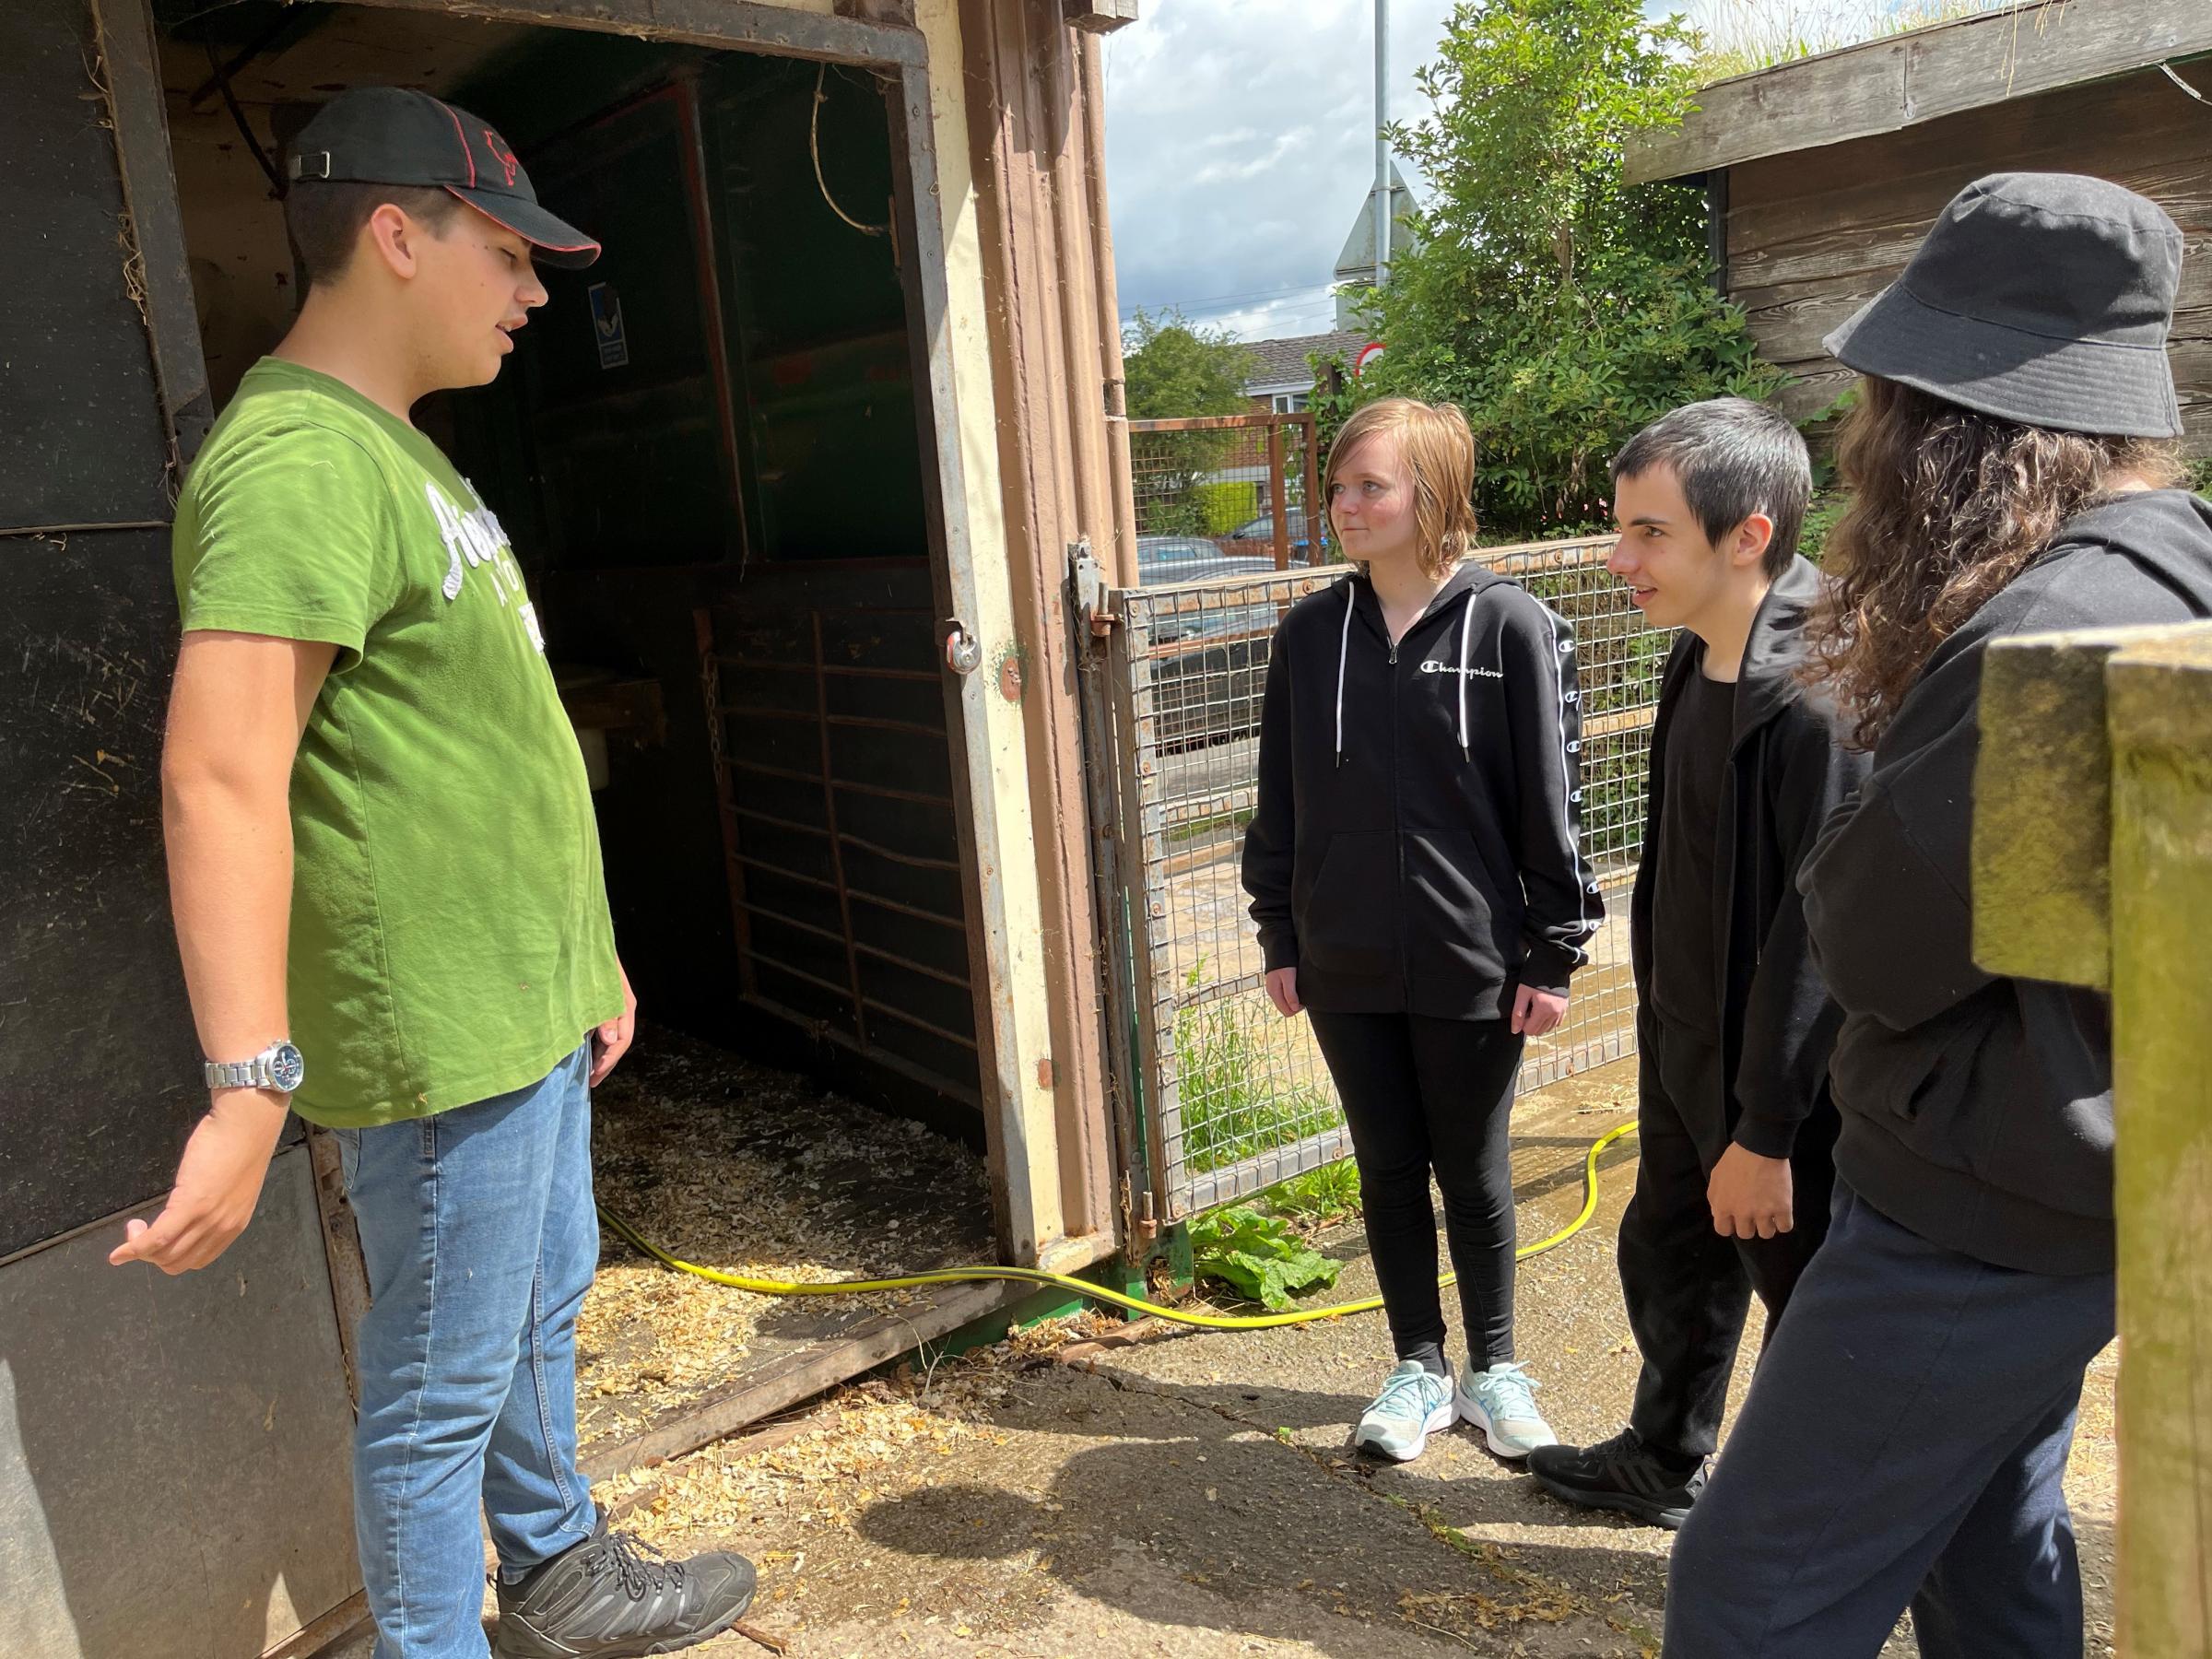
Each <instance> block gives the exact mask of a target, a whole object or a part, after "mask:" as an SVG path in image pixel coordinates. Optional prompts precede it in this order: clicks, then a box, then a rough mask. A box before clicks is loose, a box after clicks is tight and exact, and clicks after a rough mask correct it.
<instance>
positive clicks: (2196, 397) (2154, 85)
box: [1728, 65, 2212, 454]
mask: <svg viewBox="0 0 2212 1659" xmlns="http://www.w3.org/2000/svg"><path fill="white" fill-rule="evenodd" d="M2185 73H2187V74H2188V75H2189V77H2190V78H2191V79H2192V80H2193V81H2194V82H2196V83H2197V84H2199V85H2200V86H2203V87H2206V88H2212V73H2208V72H2207V71H2206V68H2205V67H2204V66H2202V65H2198V66H2195V67H2194V68H2192V69H2190V70H2188V71H2186V72H2185ZM2013 171H2018V172H2045V171H2047V172H2086V173H2093V174H2096V175H2097V176H2099V177H2100V178H2107V179H2111V180H2112V181H2114V182H2117V183H2121V184H2124V185H2126V186H2127V187H2128V188H2129V189H2131V190H2137V191H2140V192H2142V193H2143V194H2145V195H2147V196H2149V197H2151V198H2152V199H2153V200H2154V201H2156V202H2158V203H2159V205H2160V206H2163V207H2164V208H2165V209H2166V211H2167V212H2169V213H2171V215H2173V217H2174V219H2175V221H2176V222H2177V223H2179V224H2180V226H2181V227H2182V229H2183V234H2184V235H2185V236H2186V238H2187V251H2186V253H2184V255H2183V265H2182V291H2181V297H2180V300H2179V304H2178V306H2177V309H2176V314H2175V318H2174V329H2173V336H2172V347H2171V351H2172V357H2173V371H2174V380H2175V382H2176V384H2177V385H2178V386H2179V388H2180V391H2181V399H2182V414H2183V423H2184V424H2185V425H2186V427H2187V429H2188V433H2189V437H2188V447H2189V450H2190V453H2193V454H2204V453H2212V112H2207V111H2206V109H2205V107H2204V105H2202V104H2199V103H2196V102H2194V101H2193V100H2191V99H2189V98H2188V97H2186V96H2185V95H2184V94H2183V92H2182V91H2181V89H2180V88H2177V87H2175V86H2174V85H2173V84H2172V83H2171V81H2169V80H2167V79H2166V77H2165V76H2163V75H2161V74H2159V72H2158V71H2157V70H2155V69H2153V70H2148V71H2146V72H2144V73H2141V74H2137V75H2131V76H2123V77H2120V78H2118V79H2114V80H2109V81H2102V82H2099V83H2097V84H2095V85H2091V86H2077V87H2068V88H2063V89H2062V90H2059V91H2055V92H2044V93H2039V94H2037V95H2035V96H2033V97H2029V98H2018V99H2014V100H2011V101H2010V102H2007V103H2003V104H1996V105H1993V106H1991V107H1989V108H1986V109H1981V110H1973V111H1969V112H1964V113H1962V114H1958V115H1949V116H1945V117H1943V118H1942V119H1940V120H1936V121H1930V122H1924V123H1922V124H1919V125H1916V126H1912V127H1908V128H1906V129H1905V130H1904V131H1902V132H1897V133H1887V134H1883V135H1879V136H1877V137H1871V138H1860V139H1854V140H1853V141H1851V142H1849V143H1844V144H1833V145H1827V146H1823V147H1819V148H1815V149H1806V150H1797V151H1794V152H1793V153H1791V154H1788V155H1783V156H1773V157H1768V158H1766V159H1760V160H1757V161H1747V162H1743V163H1740V164H1738V165H1736V166H1735V167H1732V168H1730V169H1729V170H1728V289H1729V293H1730V295H1731V296H1732V297H1733V298H1734V299H1735V300H1736V301H1737V302H1738V303H1739V304H1741V305H1742V306H1743V307H1744V308H1745V310H1746V311H1747V312H1749V314H1750V319H1751V328H1752V332H1753V334H1754V335H1757V337H1758V339H1759V348H1760V350H1761V352H1762V353H1763V354H1764V355H1765V357H1766V358H1767V359H1768V360H1769V361H1770V362H1772V363H1775V364H1777V365H1779V366H1780V367H1782V368H1783V369H1786V370H1787V371H1789V372H1790V373H1791V374H1792V375H1793V376H1794V377H1795V378H1794V380H1793V382H1792V383H1791V385H1790V386H1789V387H1788V388H1787V389H1785V391H1784V392H1783V395H1782V398H1781V403H1782V406H1783V408H1784V409H1786V410H1787V411H1788V412H1789V413H1790V414H1791V415H1793V416H1794V417H1798V418H1803V417H1806V416H1808V415H1812V414H1817V413H1818V412H1819V411H1820V410H1822V409H1824V408H1826V407H1828V406H1830V404H1832V403H1833V402H1834V401H1835V399H1836V398H1837V396H1838V395H1840V394H1841V393H1842V392H1843V391H1844V390H1845V389H1846V388H1847V387H1848V386H1849V385H1850V384H1851V381H1852V375H1851V373H1850V371H1848V370H1846V369H1844V368H1843V367H1842V366H1841V364H1839V363H1837V362H1836V361H1835V360H1834V359H1831V358H1830V357H1829V356H1828V355H1827V354H1826V353H1825V352H1823V351H1822V350H1821V348H1820V340H1821V337H1822V336H1823V335H1826V334H1827V333H1828V332H1829V331H1830V329H1832V328H1834V327H1835V326H1836V325H1837V324H1840V323H1841V322H1843V321H1844V320H1845V319H1846V318H1848V317H1849V316H1850V315H1851V314H1852V312H1854V311H1856V310H1857V309H1858V308H1859V307H1860V306H1861V305H1863V304H1864V303H1865V301H1866V300H1870V299H1872V298H1873V297H1874V296H1875V295H1876V294H1877V293H1878V292H1880V291H1881V289H1882V288H1883V287H1884V286H1885V285H1886V284H1888V282H1889V281H1890V280H1891V279H1892V278H1893V277H1896V276H1897V275H1898V274H1899V272H1900V271H1901V270H1902V269H1903V268H1904V265H1905V262H1906V260H1907V259H1909V258H1910V257H1911V256H1912V250H1913V249H1914V248H1915V247H1916V246H1918V245H1919V242H1920V239H1921V237H1922V236H1923V234H1924V233H1925V231H1926V230H1927V229H1928V227H1929V226H1930V225H1931V224H1933V223H1934V222H1935V216H1936V214H1937V213H1939V212H1940V211H1941V210H1942V208H1943V205H1944V204H1945V203H1946V202H1947V201H1948V200H1949V199H1950V198H1951V197H1952V196H1953V195H1954V194H1957V193H1958V191H1959V189H1960V188H1961V187H1963V186H1965V185H1967V184H1969V183H1971V182H1973V181H1974V180H1975V179H1977V178H1980V177H1982V176H1983V174H1985V173H1992V172H2013Z"/></svg>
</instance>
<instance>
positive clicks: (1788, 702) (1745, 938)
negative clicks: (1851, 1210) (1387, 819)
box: [1629, 559, 1866, 1158]
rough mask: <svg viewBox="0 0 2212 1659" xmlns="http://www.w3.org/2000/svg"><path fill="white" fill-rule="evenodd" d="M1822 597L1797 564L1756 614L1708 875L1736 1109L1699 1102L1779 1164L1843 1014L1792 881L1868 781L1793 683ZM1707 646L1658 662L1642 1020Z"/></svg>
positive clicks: (1861, 764)
mask: <svg viewBox="0 0 2212 1659" xmlns="http://www.w3.org/2000/svg"><path fill="white" fill-rule="evenodd" d="M1819 592H1820V572H1819V571H1817V570H1815V569H1814V568H1813V566H1812V565H1810V564H1809V563H1807V562H1806V560H1805V559H1796V560H1795V561H1794V562H1793V563H1792V564H1791V566H1790V568H1789V569H1788V570H1787V571H1783V574H1782V575H1781V577H1780V578H1778V579H1777V580H1776V582H1775V583H1774V585H1773V586H1772V587H1771V588H1770V589H1768V590H1767V596H1766V598H1765V599H1764V600H1762V601H1761V602H1760V604H1759V612H1758V614H1757V615H1756V616H1755V617H1754V618H1752V622H1751V636H1750V639H1749V641H1747V643H1746V645H1745V648H1744V662H1743V668H1742V670H1741V672H1740V673H1739V674H1738V676H1737V677H1736V682H1735V723H1734V732H1733V735H1731V737H1730V739H1729V745H1728V764H1727V768H1726V771H1724V773H1723V775H1722V782H1721V811H1720V822H1719V824H1718V825H1717V826H1716V830H1717V833H1718V837H1719V842H1718V845H1717V846H1716V847H1715V849H1714V853H1713V868H1714V870H1715V871H1716V872H1718V873H1720V874H1721V875H1723V876H1724V877H1725V879H1724V882H1722V883H1717V884H1716V888H1715V891H1714V893H1713V895H1712V906H1713V940H1714V943H1715V945H1716V946H1717V947H1718V948H1719V951H1720V959H1719V960H1718V961H1717V962H1715V963H1714V965H1713V968H1714V972H1713V981H1712V982H1713V984H1714V986H1715V987H1716V988H1717V990H1718V991H1719V993H1720V1002H1721V1008H1720V1017H1721V1026H1720V1030H1721V1063H1722V1068H1723V1069H1722V1072H1721V1076H1722V1077H1726V1078H1729V1079H1732V1092H1733V1094H1734V1096H1735V1106H1734V1109H1733V1110H1731V1108H1730V1103H1729V1102H1728V1101H1726V1100H1720V1101H1711V1102H1707V1103H1706V1104H1708V1105H1709V1106H1711V1107H1712V1108H1713V1109H1715V1110H1716V1111H1718V1112H1721V1113H1722V1114H1723V1116H1722V1121H1724V1122H1725V1121H1733V1122H1734V1123H1735V1130H1734V1138H1735V1142H1736V1144H1737V1145H1739V1146H1741V1147H1744V1148H1745V1149H1746V1150H1747V1151H1751V1152H1757V1153H1759V1155H1760V1156H1762V1157H1765V1158H1787V1157H1788V1156H1789V1155H1790V1150H1791V1148H1792V1147H1793V1146H1794V1144H1795V1142H1796V1138H1797V1126H1798V1125H1799V1124H1802V1123H1804V1122H1805V1121H1806V1119H1807V1118H1808V1117H1810V1116H1812V1115H1813V1113H1814V1112H1816V1111H1826V1110H1827V1100H1826V1097H1827V1086H1828V1056H1829V1050H1830V1048H1831V1047H1832V1046H1833V1045H1834V1042H1835V1039H1836V1028H1837V1027H1838V1025H1839V1024H1841V1020H1842V1014H1841V1010H1840V1009H1838V1008H1837V1007H1836V1006H1835V1004H1834V1003H1833V1002H1832V1001H1831V1000H1830V997H1829V994H1828V991H1827V988H1826V987H1825V986H1824V985H1823V984H1822V983H1821V982H1820V974H1819V971H1818V969H1816V968H1815V967H1814V966H1813V959H1812V951H1811V948H1810V947H1809V945H1808V944H1807V942H1806V933H1805V906H1804V902H1803V900H1801V899H1800V898H1799V896H1798V892H1797V870H1798V866H1799V865H1802V864H1803V863H1804V862H1805V858H1806V853H1809V852H1810V851H1811V850H1812V846H1813V842H1814V841H1815V839H1816V838H1817V837H1818V834H1819V832H1820V826H1821V825H1822V824H1823V823H1824V822H1825V821H1826V820H1827V818H1828V815H1829V813H1830V811H1832V810H1833V809H1834V808H1835V806H1837V805H1838V803H1840V802H1841V801H1842V800H1843V798H1844V797H1845V796H1846V795H1848V794H1850V793H1851V792H1852V791H1853V790H1854V789H1856V788H1857V787H1858V786H1859V784H1860V782H1862V781H1863V780H1864V779H1865V775H1866V758H1865V756H1863V755H1857V754H1853V752H1851V751H1850V750H1848V749H1845V748H1844V747H1842V746H1841V744H1840V743H1839V741H1838V736H1837V732H1836V728H1835V724H1834V719H1833V714H1832V712H1831V710H1830V706H1829V704H1828V703H1827V701H1826V700H1824V699H1822V698H1819V697H1817V696H1814V695H1813V694H1811V693H1809V692H1807V691H1806V688H1804V687H1803V686H1802V685H1800V684H1799V683H1798V680H1797V678H1796V670H1797V668H1798V665H1800V664H1801V663H1803V662H1804V660H1805V624H1806V615H1807V613H1808V612H1809V611H1810V609H1811V607H1812V605H1813V602H1814V600H1815V599H1816V598H1818V595H1819ZM1704 661H1705V641H1702V640H1700V639H1699V638H1698V637H1697V635H1695V634H1693V633H1690V632H1689V631H1688V630H1687V629H1685V630H1684V631H1683V633H1682V635H1681V637H1680V638H1679V639H1677V641H1675V649H1674V654H1673V655H1672V656H1670V657H1669V658H1668V659H1667V664H1666V677H1665V680H1664V681H1663V682H1662V683H1661V686H1660V691H1659V712H1658V715H1657V717H1656V719H1655V720H1654V722H1653V726H1652V761H1651V785H1650V793H1649V794H1648V795H1647V797H1646V800H1647V805H1646V807H1645V811H1644V829H1643V857H1642V859H1641V862H1640V863H1639V864H1638V865H1637V869H1636V887H1635V890H1634V892H1633V893H1632V894H1631V895H1630V900H1629V953H1630V960H1631V961H1632V962H1633V963H1634V965H1635V970H1636V994H1637V1000H1638V1001H1639V1002H1640V1003H1641V1004H1642V1005H1644V1006H1650V1003H1651V982H1652V957H1653V948H1652V910H1653V895H1654V892H1655V889H1656V878H1657V871H1658V868H1659V860H1660V859H1661V858H1662V857H1664V856H1665V848H1664V847H1663V846H1662V845H1661V844H1660V841H1661V837H1660V828H1659V827H1660V825H1661V823H1662V822H1663V821H1664V819H1663V818H1662V816H1661V814H1662V809H1663V806H1664V799H1665V778H1666V738H1667V728H1668V726H1669V725H1670V724H1672V721H1673V717H1674V712H1675V710H1676V708H1677V705H1678V704H1679V702H1680V700H1681V696H1682V690H1683V688H1684V687H1685V686H1686V685H1687V684H1688V680H1689V677H1690V676H1691V675H1694V674H1697V673H1699V672H1700V671H1701V669H1702V667H1703V665H1704Z"/></svg>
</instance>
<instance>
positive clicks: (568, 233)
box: [446, 184, 599, 271]
mask: <svg viewBox="0 0 2212 1659" xmlns="http://www.w3.org/2000/svg"><path fill="white" fill-rule="evenodd" d="M446 189H448V190H450V191H452V192H453V194H455V195H457V196H459V197H460V198H461V199H462V200H463V201H465V202H466V203H467V204H468V205H469V206H471V207H474V208H475V209H476V210H477V212H478V213H480V214H482V215H483V216H484V217H485V218H488V219H489V220H491V222H492V223H493V224H495V225H500V226H503V227H505V228H506V229H510V230H512V231H513V232H514V233H515V234H516V235H517V236H519V237H521V238H522V239H523V240H524V241H526V242H528V243H529V244H530V245H531V246H532V247H534V248H535V249H536V250H537V253H538V257H539V259H540V260H542V261H543V262H544V263H545V264H547V265H561V266H564V267H566V268H568V269H570V270H577V271H580V270H582V268H583V267H584V266H585V265H590V264H591V263H592V261H594V259H596V258H598V257H599V244H598V243H597V242H595V241H593V240H592V239H591V238H590V237H588V236H586V235H585V234H584V233H583V232H582V231H581V230H579V229H576V227H575V226H573V225H571V224H570V223H569V222H568V221H567V220H566V219H560V218H554V217H553V215H551V214H550V213H547V211H546V210H545V209H544V208H543V207H540V206H538V205H537V204H536V203H535V202H525V201H524V200H523V199H522V197H520V196H512V195H505V194H500V192H497V191H490V190H468V189H465V188H464V187H462V186H461V185H458V184H448V185H447V186H446Z"/></svg>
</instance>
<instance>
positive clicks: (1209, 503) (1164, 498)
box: [1122, 311, 1253, 535]
mask: <svg viewBox="0 0 2212 1659" xmlns="http://www.w3.org/2000/svg"><path fill="white" fill-rule="evenodd" d="M1252 363H1253V353H1252V350H1251V348H1250V347H1245V346H1241V345H1239V344H1238V343H1237V342H1236V341H1235V340H1233V339H1231V338H1230V336H1229V335H1228V334H1227V332H1226V331H1224V330H1220V329H1209V328H1199V327H1194V326H1193V325H1192V324H1191V323H1190V322H1189V321H1188V320H1186V319H1185V318H1184V317H1183V316H1182V314H1181V313H1180V312H1142V311H1140V312H1137V313H1136V317H1135V321H1134V322H1132V323H1131V324H1129V326H1128V327H1127V328H1126V329H1124V331H1123V334H1122V374H1123V378H1124V381H1125V382H1127V384H1126V392H1125V397H1126V406H1127V408H1128V410H1129V417H1130V418H1131V419H1133V420H1183V419H1188V418H1193V417H1196V416H1205V415H1241V414H1244V413H1246V412H1247V411H1248V409H1249V408H1250V406H1251V405H1250V401H1249V400H1248V399H1247V398H1246V397H1245V395H1244V382H1245V380H1246V379H1247V378H1248V377H1249V375H1250V374H1251V371H1252ZM1236 444H1237V434H1236V433H1235V432H1233V431H1196V432H1145V433H1132V434H1131V435H1130V448H1131V454H1132V459H1133V461H1134V463H1135V469H1136V473H1137V481H1136V482H1137V489H1136V527H1137V530H1138V532H1139V534H1141V535H1209V534H1218V533H1219V532H1220V531H1223V530H1227V529H1229V528H1230V527H1232V526H1234V525H1235V524H1239V523H1241V521H1242V520H1244V519H1247V518H1249V517H1251V516H1252V514H1253V493H1252V487H1251V486H1250V485H1245V486H1243V487H1242V488H1241V491H1240V490H1239V489H1238V488H1237V487H1235V486H1223V487H1215V486H1209V485H1208V484H1207V483H1206V481H1205V480H1206V476H1207V475H1208V474H1209V473H1212V472H1215V471H1218V469H1219V468H1220V467H1221V466H1222V465H1225V464H1226V463H1227V462H1228V460H1229V458H1230V454H1231V453H1232V452H1233V451H1234V450H1235V448H1236ZM1209 489H1212V490H1214V492H1215V494H1217V495H1218V494H1220V493H1221V492H1222V491H1223V490H1224V489H1226V490H1227V491H1228V492H1229V493H1230V495H1232V496H1235V497H1236V498H1237V499H1235V500H1213V499H1210V498H1209V495H1208V491H1209Z"/></svg>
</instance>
